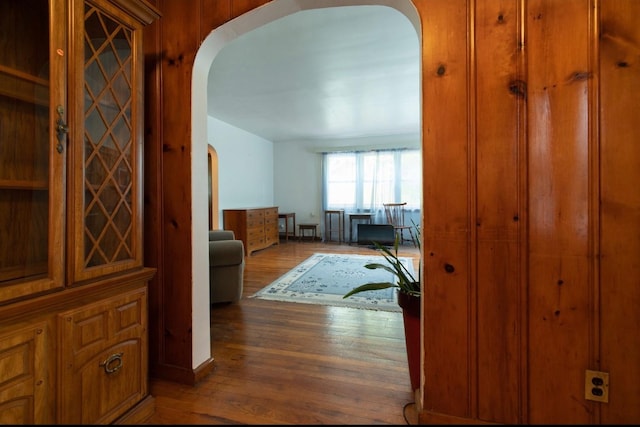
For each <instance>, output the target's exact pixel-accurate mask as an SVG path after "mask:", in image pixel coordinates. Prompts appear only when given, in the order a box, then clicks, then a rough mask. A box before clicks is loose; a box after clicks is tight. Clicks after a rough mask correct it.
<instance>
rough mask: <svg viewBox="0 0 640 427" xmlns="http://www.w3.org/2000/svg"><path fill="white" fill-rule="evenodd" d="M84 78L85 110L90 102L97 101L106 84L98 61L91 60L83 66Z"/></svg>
mask: <svg viewBox="0 0 640 427" xmlns="http://www.w3.org/2000/svg"><path fill="white" fill-rule="evenodd" d="M84 79H85V90H86V91H87V93H85V111H86V110H88V109H89V107H90V106H91V104H92V103H94V102H97V99H96V98H98V97H99V96H100V93H101V92H102V91H104V88H105V87H106V85H107V80H106V79H105V77H104V73H103V72H102V70H101V69H100V64H99V63H98V61H95V60H94V61H91V62H90V63H88V64H87V65H86V66H85V70H84Z"/></svg>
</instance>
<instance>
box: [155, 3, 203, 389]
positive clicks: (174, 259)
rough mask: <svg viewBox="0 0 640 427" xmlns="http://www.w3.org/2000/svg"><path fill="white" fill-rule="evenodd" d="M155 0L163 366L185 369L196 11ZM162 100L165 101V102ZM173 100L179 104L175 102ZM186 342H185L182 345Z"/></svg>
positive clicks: (189, 356) (188, 359)
mask: <svg viewBox="0 0 640 427" xmlns="http://www.w3.org/2000/svg"><path fill="white" fill-rule="evenodd" d="M194 3H195V4H194V7H185V5H184V2H181V1H176V0H161V1H160V4H161V7H162V14H163V17H162V18H161V24H162V32H163V34H165V35H169V34H170V35H171V36H170V37H169V36H165V37H163V44H162V58H161V61H162V65H161V66H162V79H163V84H162V98H163V99H164V100H165V102H163V104H162V121H163V140H162V169H163V174H162V188H163V200H162V224H163V230H162V232H163V237H164V238H163V240H164V248H163V249H164V253H163V261H164V260H167V262H164V263H163V265H164V284H163V285H164V286H163V297H164V301H165V303H164V305H163V312H164V317H163V325H162V326H163V330H162V333H163V334H164V336H163V338H164V340H165V346H164V363H165V364H166V365H171V366H176V367H181V368H182V369H183V370H184V374H185V375H187V376H188V375H189V373H190V371H191V363H192V360H191V359H192V354H191V349H192V346H191V341H192V338H191V299H192V292H191V286H192V277H191V155H190V154H191V76H192V71H193V61H194V58H195V53H196V51H197V49H198V46H199V36H200V29H199V25H197V24H194V23H198V22H199V19H200V7H197V3H198V2H194ZM167 100H171V101H170V102H167ZM178 100H179V102H178ZM187 343H188V344H187Z"/></svg>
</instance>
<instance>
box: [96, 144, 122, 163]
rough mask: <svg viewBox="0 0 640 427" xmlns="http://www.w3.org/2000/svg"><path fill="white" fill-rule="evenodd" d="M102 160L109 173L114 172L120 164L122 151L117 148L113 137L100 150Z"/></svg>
mask: <svg viewBox="0 0 640 427" xmlns="http://www.w3.org/2000/svg"><path fill="white" fill-rule="evenodd" d="M98 153H99V156H100V158H101V159H102V161H103V163H104V164H105V167H106V168H107V169H108V170H109V171H113V170H114V169H115V168H116V165H117V164H118V163H119V157H120V150H119V149H118V148H117V147H115V143H114V141H113V139H112V138H111V137H108V138H107V139H106V140H105V141H104V143H103V144H102V145H101V146H100V148H99V149H98Z"/></svg>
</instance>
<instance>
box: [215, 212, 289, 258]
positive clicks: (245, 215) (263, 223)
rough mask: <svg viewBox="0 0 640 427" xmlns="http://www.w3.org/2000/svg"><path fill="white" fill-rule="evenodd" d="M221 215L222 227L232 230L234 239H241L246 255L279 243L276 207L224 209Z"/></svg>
mask: <svg viewBox="0 0 640 427" xmlns="http://www.w3.org/2000/svg"><path fill="white" fill-rule="evenodd" d="M222 215H223V221H224V229H225V230H233V232H234V233H235V235H236V239H239V240H242V242H243V243H244V250H245V253H246V255H247V256H249V255H251V253H252V252H254V251H257V250H260V249H264V248H267V247H269V246H271V245H275V244H278V243H280V239H279V234H278V208H277V207H259V208H247V209H225V210H223V211H222Z"/></svg>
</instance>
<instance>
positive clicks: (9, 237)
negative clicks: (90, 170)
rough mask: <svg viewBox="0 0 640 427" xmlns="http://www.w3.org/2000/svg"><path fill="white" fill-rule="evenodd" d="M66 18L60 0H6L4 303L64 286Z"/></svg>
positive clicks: (1, 176) (2, 39)
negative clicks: (53, 24)
mask: <svg viewBox="0 0 640 427" xmlns="http://www.w3.org/2000/svg"><path fill="white" fill-rule="evenodd" d="M54 22H56V23H57V25H58V28H52V27H51V23H54ZM64 22H65V13H64V3H63V2H60V1H57V0H56V1H53V0H52V1H49V0H2V1H0V303H3V302H6V301H10V300H14V299H16V298H21V297H25V296H28V295H33V294H36V293H41V292H45V291H48V290H51V289H55V288H58V287H62V286H63V271H64V260H65V258H64V246H63V242H64V240H63V235H64V234H63V233H64V224H65V223H64V195H63V188H64V184H65V178H64V164H65V156H66V141H67V138H66V130H67V127H66V120H67V118H66V112H65V104H64V99H65V87H64V62H65V60H66V58H65V56H66V51H65V49H66V46H65V38H64V32H65V25H64ZM58 130H59V132H58Z"/></svg>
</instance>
